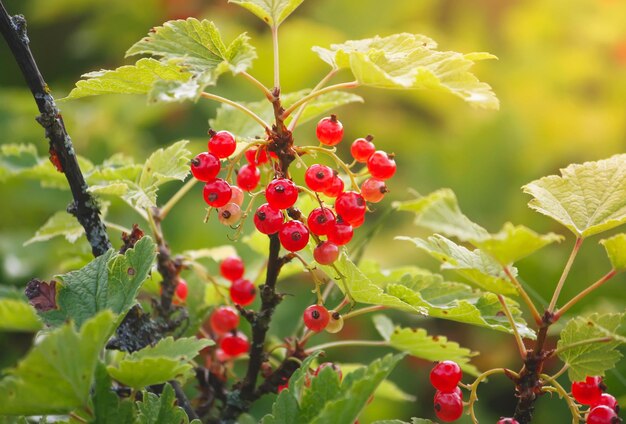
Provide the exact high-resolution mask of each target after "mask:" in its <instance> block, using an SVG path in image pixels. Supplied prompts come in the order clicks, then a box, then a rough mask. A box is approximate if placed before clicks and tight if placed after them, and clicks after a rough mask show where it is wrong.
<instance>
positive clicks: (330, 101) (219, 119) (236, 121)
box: [209, 89, 363, 138]
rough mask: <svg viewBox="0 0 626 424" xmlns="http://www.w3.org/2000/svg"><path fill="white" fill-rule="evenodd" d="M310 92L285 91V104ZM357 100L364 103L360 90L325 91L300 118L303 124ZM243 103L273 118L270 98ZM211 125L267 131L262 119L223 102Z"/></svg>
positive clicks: (251, 133)
mask: <svg viewBox="0 0 626 424" xmlns="http://www.w3.org/2000/svg"><path fill="white" fill-rule="evenodd" d="M310 92H311V90H310V89H306V90H300V91H297V92H295V93H286V94H281V96H280V98H281V101H282V103H283V104H284V105H289V104H291V103H294V102H296V101H297V100H299V99H300V98H302V97H304V96H305V95H307V94H309V93H310ZM355 102H361V103H362V102H363V98H362V97H360V96H357V95H356V94H352V93H346V92H343V91H335V92H331V93H326V94H322V95H320V96H318V97H316V98H315V99H313V100H311V101H310V102H308V103H307V105H306V107H305V109H304V111H303V112H302V115H301V116H300V119H299V120H298V123H299V124H303V123H305V122H307V121H309V120H311V119H313V118H315V117H317V116H320V115H322V114H324V113H326V112H328V111H332V110H335V109H337V108H338V107H339V106H343V105H345V104H348V103H355ZM241 104H242V105H244V106H245V107H247V108H248V109H250V110H251V111H252V112H254V113H256V114H257V115H258V116H259V117H261V119H263V120H264V121H266V122H271V121H272V120H273V119H274V109H273V108H272V104H271V103H270V102H268V101H267V100H262V101H259V102H241ZM291 119H292V117H291V116H290V117H289V118H288V119H287V121H286V123H287V124H289V123H290V122H291ZM209 125H210V126H211V127H212V128H221V129H223V130H226V131H230V132H231V133H233V134H235V135H236V136H237V137H238V138H254V137H256V136H259V137H261V136H265V133H264V132H263V129H262V128H260V127H259V124H258V122H256V121H255V120H253V119H252V118H250V117H249V116H248V115H247V114H244V113H241V111H240V110H238V109H235V108H233V107H232V106H229V105H226V104H222V105H221V106H220V107H219V109H217V115H216V116H215V118H213V119H211V120H210V121H209Z"/></svg>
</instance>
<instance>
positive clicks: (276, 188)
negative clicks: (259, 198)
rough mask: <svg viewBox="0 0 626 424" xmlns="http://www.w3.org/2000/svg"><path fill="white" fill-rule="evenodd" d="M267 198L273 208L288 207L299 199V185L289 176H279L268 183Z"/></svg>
mask: <svg viewBox="0 0 626 424" xmlns="http://www.w3.org/2000/svg"><path fill="white" fill-rule="evenodd" d="M265 198H266V199H267V203H269V204H270V205H271V206H272V207H273V208H276V209H287V208H290V207H292V206H293V205H294V203H296V200H298V187H297V186H296V184H295V183H294V182H293V181H291V180H288V179H287V178H277V179H275V180H273V181H272V182H270V183H269V184H268V185H267V188H266V189H265Z"/></svg>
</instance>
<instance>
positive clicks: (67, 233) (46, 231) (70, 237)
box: [24, 203, 108, 246]
mask: <svg viewBox="0 0 626 424" xmlns="http://www.w3.org/2000/svg"><path fill="white" fill-rule="evenodd" d="M107 210H108V203H103V204H102V205H101V206H100V216H101V217H102V218H103V219H104V217H106V215H107ZM83 234H85V229H84V228H83V226H82V225H80V223H79V222H78V220H77V219H76V217H75V216H73V215H71V214H69V213H68V212H66V211H59V212H56V213H55V214H54V215H52V216H51V217H50V218H48V220H47V221H46V223H45V224H43V226H42V227H41V228H39V229H38V230H37V231H36V232H35V235H34V236H33V237H31V238H30V239H28V240H27V241H25V242H24V246H27V245H29V244H31V243H36V242H42V241H48V240H50V239H52V238H54V237H60V236H63V237H65V239H66V240H67V241H69V242H70V243H76V240H78V239H79V238H81V237H82V236H83Z"/></svg>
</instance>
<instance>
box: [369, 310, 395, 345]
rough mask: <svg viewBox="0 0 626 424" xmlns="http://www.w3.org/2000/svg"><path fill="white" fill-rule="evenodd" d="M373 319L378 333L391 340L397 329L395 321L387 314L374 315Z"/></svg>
mask: <svg viewBox="0 0 626 424" xmlns="http://www.w3.org/2000/svg"><path fill="white" fill-rule="evenodd" d="M372 321H373V322H374V327H375V328H376V331H378V334H380V336H381V337H382V338H383V339H385V340H386V341H389V339H391V335H392V334H393V332H394V330H395V329H396V326H395V325H394V324H393V321H391V319H390V318H388V317H387V316H386V315H382V314H376V315H374V316H373V317H372Z"/></svg>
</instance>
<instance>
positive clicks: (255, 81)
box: [239, 71, 275, 102]
mask: <svg viewBox="0 0 626 424" xmlns="http://www.w3.org/2000/svg"><path fill="white" fill-rule="evenodd" d="M239 75H241V76H242V77H244V78H245V79H247V80H248V81H250V82H251V83H252V84H254V86H255V87H257V88H258V89H260V90H261V91H262V92H263V95H265V97H266V98H267V100H269V101H270V102H273V101H274V100H275V99H274V95H273V94H272V92H271V91H270V90H269V88H267V87H266V86H265V85H263V83H262V82H261V81H259V80H258V79H256V78H254V77H253V76H252V75H250V74H249V73H247V72H245V71H244V72H240V73H239Z"/></svg>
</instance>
